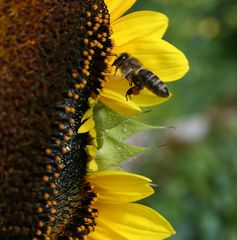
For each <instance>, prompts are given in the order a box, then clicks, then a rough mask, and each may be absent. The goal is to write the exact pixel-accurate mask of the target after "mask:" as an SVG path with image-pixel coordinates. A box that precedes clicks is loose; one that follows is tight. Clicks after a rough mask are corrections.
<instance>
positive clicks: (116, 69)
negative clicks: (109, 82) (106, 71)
mask: <svg viewBox="0 0 237 240" xmlns="http://www.w3.org/2000/svg"><path fill="white" fill-rule="evenodd" d="M117 71H118V67H116V68H115V71H114V76H115V75H116V73H117Z"/></svg>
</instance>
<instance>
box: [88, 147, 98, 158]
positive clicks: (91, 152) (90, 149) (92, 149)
mask: <svg viewBox="0 0 237 240" xmlns="http://www.w3.org/2000/svg"><path fill="white" fill-rule="evenodd" d="M85 151H86V153H87V155H89V157H90V158H91V159H92V158H94V157H95V155H96V152H97V148H96V147H95V146H93V145H86V147H85Z"/></svg>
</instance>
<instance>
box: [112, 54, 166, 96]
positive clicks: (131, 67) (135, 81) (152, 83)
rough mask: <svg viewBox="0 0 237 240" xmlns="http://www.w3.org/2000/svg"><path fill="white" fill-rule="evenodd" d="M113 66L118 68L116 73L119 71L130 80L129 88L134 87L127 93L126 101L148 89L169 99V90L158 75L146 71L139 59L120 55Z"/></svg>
mask: <svg viewBox="0 0 237 240" xmlns="http://www.w3.org/2000/svg"><path fill="white" fill-rule="evenodd" d="M112 66H115V67H116V70H115V73H116V72H117V70H118V69H120V71H121V72H122V74H123V76H124V77H125V78H126V79H127V80H128V82H129V86H132V85H134V86H132V87H131V88H129V89H128V91H127V92H126V99H127V100H128V97H129V98H130V99H131V95H132V94H133V95H139V93H140V91H141V90H142V89H143V88H144V87H146V88H147V89H148V90H150V91H151V92H152V93H154V94H155V95H156V96H159V97H163V98H167V97H169V90H168V88H167V86H166V85H165V84H164V82H162V81H161V80H160V79H159V77H158V76H157V75H155V74H154V73H153V72H151V71H150V70H148V69H146V68H145V67H144V66H143V65H142V64H141V63H140V62H139V60H138V59H136V58H135V57H132V56H131V55H129V54H128V53H122V54H120V55H119V56H118V57H117V58H116V59H115V61H114V62H113V64H112Z"/></svg>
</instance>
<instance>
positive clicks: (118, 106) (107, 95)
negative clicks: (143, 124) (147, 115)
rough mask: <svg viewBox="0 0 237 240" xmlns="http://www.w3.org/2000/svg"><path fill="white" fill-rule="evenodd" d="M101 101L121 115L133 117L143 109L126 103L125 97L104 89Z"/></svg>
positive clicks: (131, 103) (129, 102)
mask: <svg viewBox="0 0 237 240" xmlns="http://www.w3.org/2000/svg"><path fill="white" fill-rule="evenodd" d="M100 101H101V102H102V103H103V104H104V105H105V106H107V107H109V108H111V109H112V110H114V111H116V112H118V113H119V114H121V115H125V116H131V115H134V114H137V113H139V112H141V109H140V108H139V107H138V106H137V105H136V104H134V103H133V102H132V101H126V99H125V97H124V95H123V96H122V95H120V94H118V93H117V92H114V91H111V90H109V89H105V88H104V89H103V91H102V92H101V94H100Z"/></svg>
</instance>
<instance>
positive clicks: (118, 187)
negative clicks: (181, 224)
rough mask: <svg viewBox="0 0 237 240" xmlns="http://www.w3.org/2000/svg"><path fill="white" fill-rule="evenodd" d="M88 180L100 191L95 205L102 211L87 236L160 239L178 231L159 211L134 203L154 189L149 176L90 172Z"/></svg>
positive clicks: (95, 237) (92, 238) (130, 239)
mask: <svg viewBox="0 0 237 240" xmlns="http://www.w3.org/2000/svg"><path fill="white" fill-rule="evenodd" d="M87 180H88V181H89V182H90V183H91V185H92V186H93V189H94V191H95V192H96V193H97V196H98V197H97V202H95V204H94V207H95V208H96V209H98V213H99V214H98V218H97V219H96V222H97V225H96V228H95V231H94V232H93V233H90V234H89V235H88V239H90V240H94V239H103V240H109V239H114V240H116V239H118V240H121V239H126V240H134V239H136V240H153V239H156V240H159V239H165V238H167V237H169V236H171V235H173V234H174V233H175V231H174V229H173V228H172V226H171V225H170V224H169V222H168V221H167V220H166V219H165V218H164V217H162V216H161V215H160V214H159V213H158V212H156V211H154V210H152V209H150V208H148V207H145V206H143V205H141V204H137V203H131V202H133V201H137V200H140V199H142V198H145V197H147V196H149V195H151V194H152V193H153V189H152V188H151V187H150V186H149V183H150V182H151V180H150V179H148V178H146V177H143V176H140V175H137V174H131V173H125V172H98V173H93V174H89V175H88V176H87Z"/></svg>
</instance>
